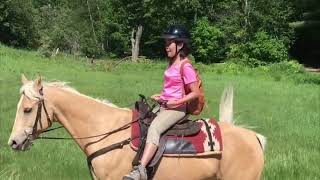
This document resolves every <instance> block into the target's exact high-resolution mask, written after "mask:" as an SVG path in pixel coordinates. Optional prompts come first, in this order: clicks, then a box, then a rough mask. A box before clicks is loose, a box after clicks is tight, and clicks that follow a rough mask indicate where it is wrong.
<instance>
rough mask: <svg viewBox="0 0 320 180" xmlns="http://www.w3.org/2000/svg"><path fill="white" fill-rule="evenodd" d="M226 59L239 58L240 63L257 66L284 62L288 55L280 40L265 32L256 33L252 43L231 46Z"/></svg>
mask: <svg viewBox="0 0 320 180" xmlns="http://www.w3.org/2000/svg"><path fill="white" fill-rule="evenodd" d="M228 58H229V59H235V58H240V62H244V63H246V64H248V65H250V66H257V65H260V64H267V63H275V62H282V61H286V60H287V59H288V54H287V48H286V46H285V44H284V43H283V41H282V40H279V39H277V38H272V37H271V36H269V35H268V34H267V33H266V32H257V33H256V34H255V37H254V39H253V40H252V41H250V42H247V43H242V44H235V45H232V46H231V47H230V51H229V52H228Z"/></svg>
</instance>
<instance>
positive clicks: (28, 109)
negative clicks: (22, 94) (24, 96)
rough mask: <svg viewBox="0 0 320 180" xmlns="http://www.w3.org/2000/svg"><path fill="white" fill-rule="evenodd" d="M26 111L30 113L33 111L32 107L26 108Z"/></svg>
mask: <svg viewBox="0 0 320 180" xmlns="http://www.w3.org/2000/svg"><path fill="white" fill-rule="evenodd" d="M23 111H24V113H30V112H31V111H32V108H24V110H23Z"/></svg>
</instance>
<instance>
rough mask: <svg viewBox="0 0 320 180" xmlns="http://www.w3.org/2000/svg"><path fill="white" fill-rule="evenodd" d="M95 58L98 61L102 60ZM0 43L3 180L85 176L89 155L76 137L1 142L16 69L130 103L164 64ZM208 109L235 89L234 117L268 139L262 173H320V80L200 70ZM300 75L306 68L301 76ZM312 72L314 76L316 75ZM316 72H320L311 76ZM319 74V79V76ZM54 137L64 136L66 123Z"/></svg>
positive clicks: (148, 89) (158, 80) (10, 116)
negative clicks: (16, 147) (18, 147)
mask: <svg viewBox="0 0 320 180" xmlns="http://www.w3.org/2000/svg"><path fill="white" fill-rule="evenodd" d="M99 63H100V62H98V64H99ZM104 66H107V67H101V65H92V64H90V63H89V62H87V61H86V60H85V59H80V58H76V57H64V56H60V57H57V58H54V59H46V58H42V57H40V56H39V55H37V54H36V53H34V52H28V51H22V50H13V49H10V48H6V47H1V46H0V128H1V131H0V179H15V180H20V179H21V180H22V179H23V180H25V179H39V180H40V179H90V177H89V173H88V169H87V167H86V158H85V155H84V154H83V153H82V151H81V150H80V149H79V148H78V146H77V145H76V144H75V143H74V142H73V141H63V140H61V141H51V140H37V141H36V142H35V144H34V146H33V147H32V148H31V150H29V151H27V152H14V151H12V150H11V149H10V148H9V147H8V145H7V144H6V142H7V140H8V138H9V135H10V132H11V127H12V124H13V120H14V117H15V111H16V104H17V102H18V99H19V93H18V92H19V88H20V75H21V73H24V74H25V75H26V76H27V77H28V78H35V77H37V75H39V74H40V75H41V76H43V78H44V79H45V80H49V81H50V80H61V81H66V82H70V85H71V86H73V87H75V88H76V89H77V90H79V91H80V92H81V93H84V94H86V95H89V96H92V97H95V98H104V99H108V100H110V101H112V102H113V103H115V104H117V105H120V106H131V105H133V103H134V101H135V100H136V99H137V98H138V96H137V95H138V94H139V93H141V94H145V95H151V94H153V93H157V92H159V91H160V89H161V86H162V72H163V69H164V68H165V66H166V64H165V63H144V64H139V63H135V64H132V63H121V64H120V65H118V66H115V63H112V62H110V63H106V64H104ZM201 76H202V79H203V81H204V85H205V94H206V98H207V102H208V108H206V109H205V110H204V112H203V115H202V116H203V117H217V116H218V104H219V101H220V96H221V93H222V90H223V88H224V86H225V85H227V84H232V85H233V86H234V89H235V120H236V121H237V123H239V124H242V125H247V126H252V127H255V128H254V130H255V131H257V132H259V133H261V134H263V135H265V136H266V137H267V138H268V144H267V150H266V156H265V158H266V166H265V172H264V179H270V180H271V179H272V180H274V179H319V178H320V171H319V169H320V163H319V162H320V156H319V151H320V143H319V139H320V121H319V120H320V85H319V84H316V83H297V82H296V81H290V80H286V79H283V78H282V79H280V80H279V79H273V78H272V77H271V78H270V77H264V76H262V75H261V74H259V73H258V72H254V71H253V72H250V73H244V74H232V73H216V72H214V71H213V72H210V71H207V72H205V73H201ZM301 76H304V75H301ZM313 76H315V77H316V76H317V75H313ZM316 78H317V77H316ZM316 80H317V79H316ZM50 135H52V136H60V137H61V136H68V134H67V133H66V132H65V131H64V130H57V131H56V132H50Z"/></svg>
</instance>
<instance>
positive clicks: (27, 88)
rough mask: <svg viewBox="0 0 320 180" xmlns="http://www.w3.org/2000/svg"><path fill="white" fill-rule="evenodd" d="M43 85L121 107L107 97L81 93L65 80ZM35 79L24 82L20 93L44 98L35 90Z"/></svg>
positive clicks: (30, 96) (33, 97)
mask: <svg viewBox="0 0 320 180" xmlns="http://www.w3.org/2000/svg"><path fill="white" fill-rule="evenodd" d="M42 85H43V87H55V88H59V89H62V90H65V91H68V92H71V93H74V94H77V95H79V96H83V97H87V98H89V99H92V100H94V101H96V102H98V103H102V104H104V105H107V106H110V107H113V108H119V107H118V106H117V105H115V104H113V103H111V102H110V101H109V100H106V99H95V98H92V97H90V96H87V95H84V94H81V93H80V92H79V91H77V90H76V89H74V88H73V87H71V86H69V85H68V83H67V82H63V81H53V82H42ZM33 87H34V81H30V82H29V83H26V84H24V85H23V86H22V87H21V88H20V94H22V93H23V94H25V95H26V96H27V97H29V98H31V99H42V98H43V96H41V95H40V94H39V92H36V91H35V90H34V88H33ZM120 109H128V108H120Z"/></svg>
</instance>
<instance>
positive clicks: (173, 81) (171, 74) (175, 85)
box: [160, 60, 197, 100]
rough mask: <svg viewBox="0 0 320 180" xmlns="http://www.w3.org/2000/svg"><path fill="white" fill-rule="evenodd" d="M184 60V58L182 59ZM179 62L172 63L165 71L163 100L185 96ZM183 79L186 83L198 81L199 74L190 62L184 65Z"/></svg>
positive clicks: (161, 96)
mask: <svg viewBox="0 0 320 180" xmlns="http://www.w3.org/2000/svg"><path fill="white" fill-rule="evenodd" d="M182 61H183V60H182ZM182 61H181V62H180V63H179V64H172V65H169V66H168V67H167V69H166V70H165V72H164V77H163V78H164V83H163V89H162V91H161V95H160V99H162V100H179V99H181V98H183V96H184V84H183V81H182V79H181V74H180V66H181V64H182ZM183 79H184V83H185V84H190V83H193V82H196V81H197V74H196V71H195V70H194V68H193V66H192V65H191V64H190V63H186V64H185V65H184V66H183Z"/></svg>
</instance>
